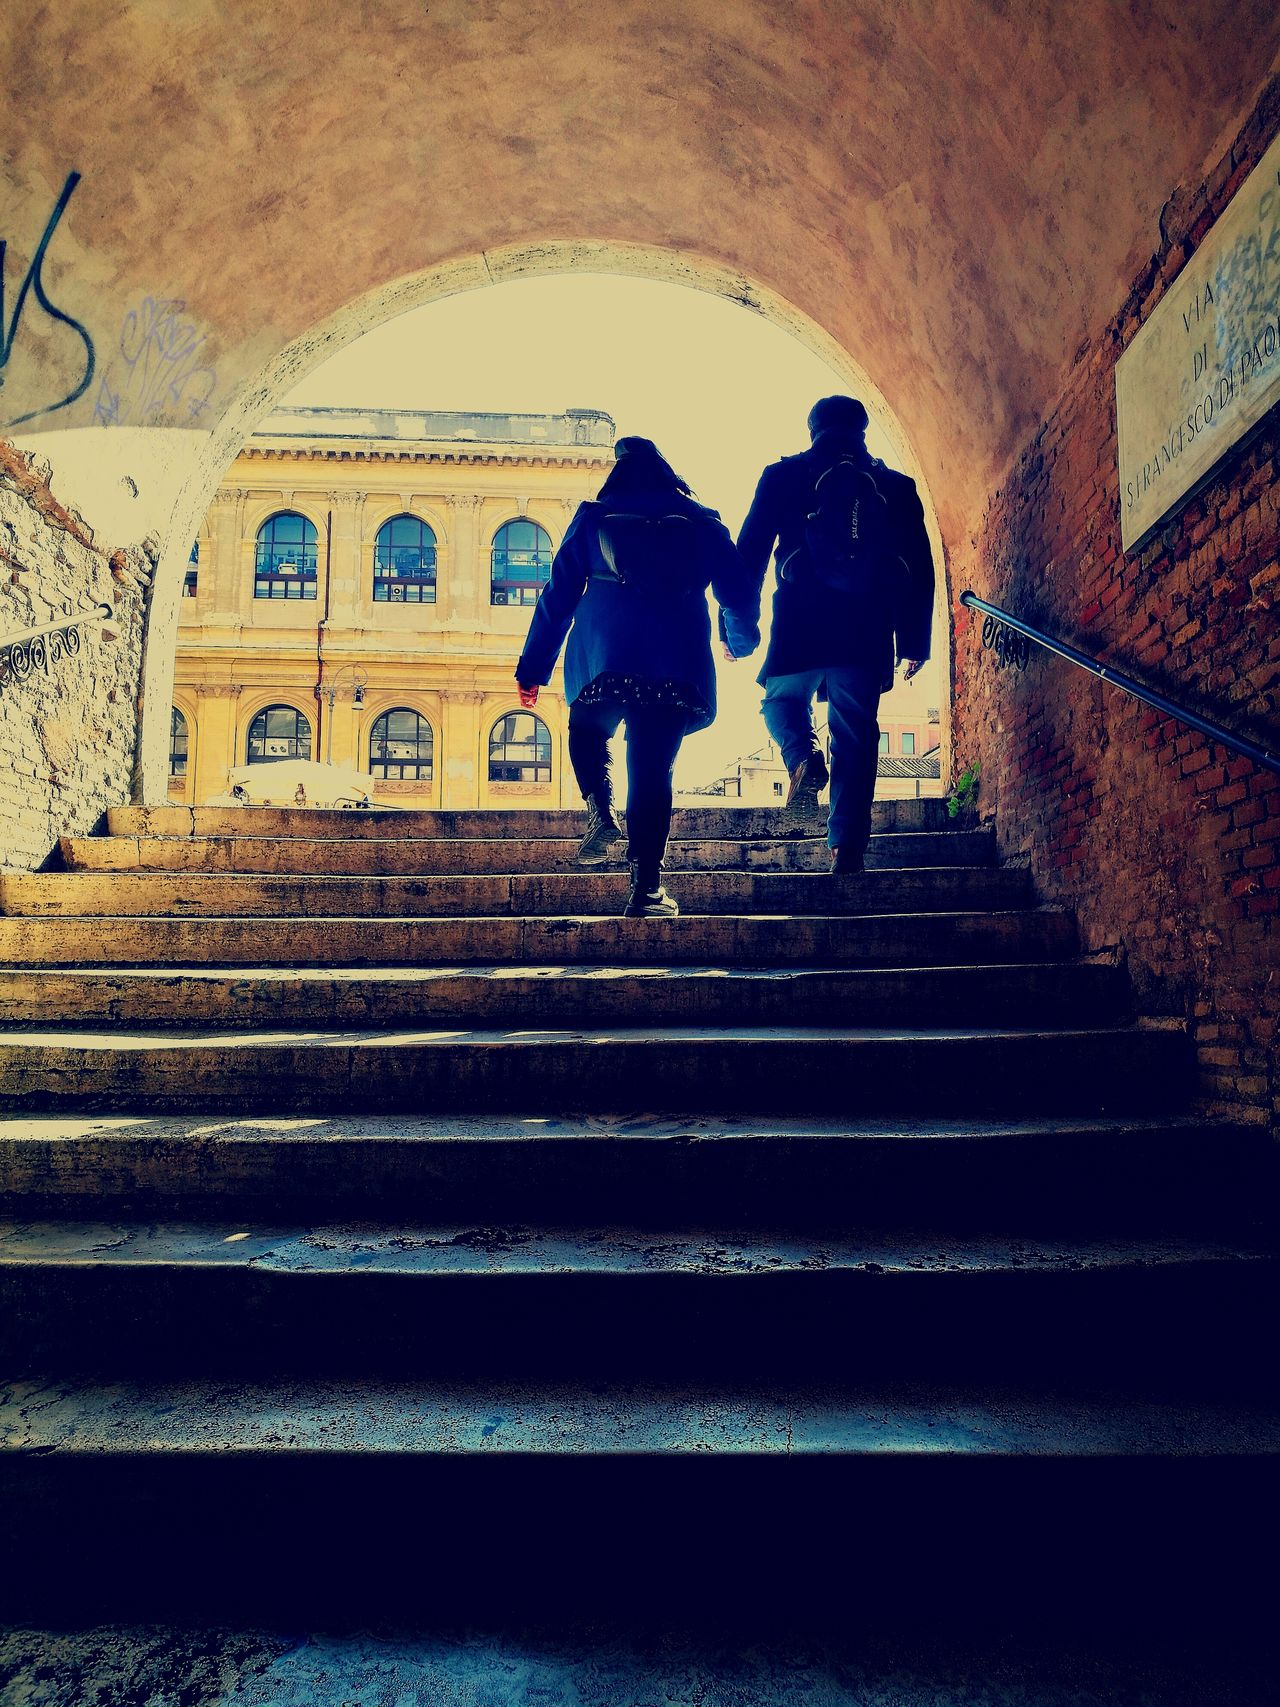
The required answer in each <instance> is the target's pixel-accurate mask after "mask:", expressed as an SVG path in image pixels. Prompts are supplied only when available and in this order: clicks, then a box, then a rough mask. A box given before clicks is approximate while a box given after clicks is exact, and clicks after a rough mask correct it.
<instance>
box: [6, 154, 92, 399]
mask: <svg viewBox="0 0 1280 1707" xmlns="http://www.w3.org/2000/svg"><path fill="white" fill-rule="evenodd" d="M79 182H80V174H79V172H71V173H69V174H68V175H67V181H66V183H65V184H64V185H63V186H62V194H61V195H60V196H59V197H58V202H57V206H56V207H55V208H54V210H53V212H52V213H51V214H50V215H49V222H48V224H47V225H46V226H45V228H44V235H43V236H42V237H41V239H40V242H39V245H38V246H37V248H36V252H35V254H34V255H33V256H32V257H31V265H30V266H29V267H28V268H27V271H26V276H25V277H24V279H23V281H22V284H21V286H20V288H19V290H18V295H17V299H16V301H15V302H14V305H13V317H12V319H11V320H9V321H8V323H7V324H6V321H5V313H4V264H5V255H6V252H7V249H8V244H7V242H6V241H5V239H4V238H2V237H0V385H3V384H4V381H5V373H4V370H5V368H6V367H7V366H8V363H9V357H10V356H11V355H12V354H13V345H14V340H15V339H16V338H17V336H18V328H19V326H20V325H21V324H22V311H23V309H24V308H25V307H26V306H27V297H28V296H29V295H33V296H34V297H35V299H36V301H37V303H39V305H40V307H41V308H43V309H44V311H45V313H46V314H48V315H50V316H51V317H52V318H53V319H54V320H61V321H62V322H63V324H64V325H66V326H70V328H71V330H72V331H73V332H74V333H75V334H76V336H77V337H78V338H80V339H81V340H82V341H83V343H84V378H83V379H82V380H81V381H80V383H79V385H77V386H76V387H75V389H74V390H73V391H69V392H68V393H67V395H66V396H65V397H62V398H60V399H59V400H58V402H56V403H45V404H42V405H41V407H40V408H39V409H29V410H28V411H27V413H26V414H25V415H15V416H14V418H13V419H12V420H11V421H6V422H5V423H4V424H5V426H6V427H18V426H21V425H22V423H23V422H24V421H34V420H35V418H36V416H37V415H49V414H52V412H53V411H54V410H55V409H65V408H67V407H68V405H69V404H72V403H74V402H75V400H76V398H77V397H83V396H84V394H85V392H86V391H87V390H88V389H89V386H90V384H91V382H92V380H93V370H94V353H93V339H92V338H91V337H90V336H89V334H88V332H87V331H86V329H85V328H84V327H83V326H82V325H81V324H80V322H79V321H78V320H75V319H73V318H72V316H71V315H70V314H64V313H63V312H62V310H61V309H60V308H55V307H54V305H53V303H52V302H50V301H49V297H48V294H47V292H46V291H45V288H44V257H45V252H46V251H47V249H48V247H49V244H50V242H51V241H52V239H53V234H54V232H55V231H56V230H57V229H58V221H59V220H60V219H61V218H62V216H63V214H64V213H65V212H66V211H67V203H68V202H69V201H70V200H71V197H72V195H73V194H74V193H75V187H76V185H77V184H78V183H79Z"/></svg>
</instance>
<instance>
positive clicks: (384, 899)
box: [0, 866, 1031, 918]
mask: <svg viewBox="0 0 1280 1707" xmlns="http://www.w3.org/2000/svg"><path fill="white" fill-rule="evenodd" d="M676 893H677V896H678V899H679V901H680V906H681V909H682V911H684V912H686V913H694V914H722V913H748V914H750V913H764V914H790V915H810V916H812V915H814V914H855V913H911V912H954V911H957V910H964V911H969V910H972V909H975V908H992V909H1001V910H1004V909H1007V908H1010V907H1019V906H1025V905H1029V904H1030V901H1031V887H1030V882H1029V874H1028V873H1027V872H1026V871H1021V870H1015V869H1012V868H1007V869H995V868H986V867H974V868H966V867H963V866H954V867H947V866H943V867H937V868H930V869H927V870H919V871H879V872H866V873H863V874H862V875H860V876H856V877H831V876H827V875H823V876H818V875H813V874H805V873H782V872H777V873H775V872H750V873H748V872H734V871H729V872H685V873H683V874H682V875H681V877H680V879H679V883H678V885H677V886H676ZM626 898H627V878H626V873H625V872H624V871H608V872H591V871H588V872H569V873H563V874H560V873H558V874H556V875H553V876H525V877H505V876H503V877H251V876H230V875H205V874H201V873H192V874H187V873H183V872H19V873H13V872H10V873H5V874H2V875H0V911H3V912H4V913H5V914H7V915H9V916H10V917H26V918H39V917H45V918H50V917H71V918H75V917H79V918H86V917H113V918H148V917H168V918H173V917H210V916H212V917H218V916H221V917H232V918H249V917H254V918H257V917H263V916H268V917H280V916H282V915H285V916H287V915H303V916H306V917H311V918H335V917H341V918H357V917H370V916H372V917H377V918H381V917H385V916H393V917H437V918H440V917H466V918H482V917H489V916H492V915H494V914H503V913H509V914H515V915H517V916H519V917H521V918H536V917H546V916H547V915H562V914H566V913H569V914H586V915H588V916H590V915H599V914H606V915H607V914H613V913H621V911H622V907H623V904H624V902H625V901H626Z"/></svg>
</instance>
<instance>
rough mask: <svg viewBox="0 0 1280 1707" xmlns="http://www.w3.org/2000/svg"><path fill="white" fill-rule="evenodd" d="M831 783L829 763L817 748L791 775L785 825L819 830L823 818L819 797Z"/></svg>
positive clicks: (784, 815)
mask: <svg viewBox="0 0 1280 1707" xmlns="http://www.w3.org/2000/svg"><path fill="white" fill-rule="evenodd" d="M829 781H830V777H829V776H828V775H827V761H826V759H825V758H824V757H823V755H822V754H821V753H820V752H818V751H817V749H816V748H815V750H814V751H813V752H812V753H810V754H809V756H808V758H807V759H802V760H801V762H800V763H799V764H798V765H797V766H796V768H795V769H794V770H793V771H792V773H791V786H790V788H789V789H788V790H787V798H786V803H785V805H784V806H783V809H782V814H783V821H784V823H786V824H787V825H789V826H791V827H794V828H799V829H809V828H812V829H817V827H818V824H819V821H820V819H821V817H822V809H821V807H820V806H819V805H818V796H819V795H820V794H821V793H822V791H823V789H824V788H825V787H826V786H827V783H828V782H829Z"/></svg>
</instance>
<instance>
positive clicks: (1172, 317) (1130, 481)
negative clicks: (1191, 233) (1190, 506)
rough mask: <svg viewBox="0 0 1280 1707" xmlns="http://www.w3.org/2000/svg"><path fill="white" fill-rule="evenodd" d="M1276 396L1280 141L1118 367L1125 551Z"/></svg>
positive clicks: (1279, 389)
mask: <svg viewBox="0 0 1280 1707" xmlns="http://www.w3.org/2000/svg"><path fill="white" fill-rule="evenodd" d="M1277 402H1280V136H1278V137H1276V139H1275V141H1274V142H1272V144H1271V146H1270V148H1269V149H1268V150H1267V152H1266V154H1264V155H1263V157H1262V159H1261V161H1260V162H1259V163H1258V165H1257V166H1256V167H1255V168H1254V170H1253V171H1252V172H1251V173H1250V174H1249V176H1248V177H1247V178H1246V179H1245V181H1244V183H1243V184H1242V185H1241V186H1240V188H1239V190H1238V191H1237V192H1236V194H1235V195H1234V196H1233V197H1232V199H1231V203H1230V205H1229V206H1228V207H1227V209H1226V211H1225V213H1223V215H1222V217H1221V218H1220V219H1219V220H1218V222H1217V224H1216V225H1215V226H1214V228H1213V230H1212V231H1210V233H1209V235H1208V236H1207V237H1206V238H1205V239H1204V241H1203V242H1202V243H1201V245H1200V247H1199V249H1197V250H1196V252H1195V254H1194V255H1193V256H1192V258H1191V260H1190V261H1188V263H1187V265H1186V266H1185V267H1184V268H1183V270H1182V272H1181V273H1180V274H1179V275H1178V277H1177V279H1176V280H1175V282H1174V284H1173V285H1172V286H1171V288H1170V289H1169V290H1167V291H1166V292H1165V294H1164V296H1163V297H1162V298H1161V299H1160V303H1159V306H1158V307H1157V308H1156V309H1155V311H1154V312H1153V314H1152V315H1151V318H1150V319H1149V320H1148V321H1147V323H1146V325H1145V326H1144V327H1143V328H1142V330H1141V331H1140V332H1139V333H1138V335H1137V336H1136V337H1135V338H1134V340H1133V342H1132V343H1131V344H1130V345H1129V347H1128V349H1127V350H1125V352H1124V354H1123V355H1122V356H1121V357H1120V360H1119V361H1118V362H1117V364H1116V425H1117V429H1118V434H1119V441H1120V446H1119V449H1120V525H1121V538H1122V539H1123V541H1124V548H1125V550H1126V551H1128V550H1131V549H1132V547H1133V546H1135V545H1137V544H1140V543H1141V541H1142V540H1143V539H1144V538H1145V537H1146V536H1147V534H1149V533H1150V532H1151V530H1152V528H1154V527H1155V526H1156V524H1157V523H1158V522H1161V521H1163V520H1164V518H1165V517H1166V516H1168V515H1170V514H1171V513H1172V512H1173V511H1174V510H1176V509H1177V508H1178V506H1179V505H1180V504H1182V503H1184V502H1185V501H1186V499H1187V498H1188V497H1189V496H1190V495H1191V493H1192V492H1193V491H1195V490H1196V488H1197V487H1198V486H1201V485H1202V484H1203V483H1204V481H1205V480H1206V479H1207V478H1208V476H1209V475H1210V474H1211V473H1212V471H1213V470H1214V469H1215V468H1216V467H1217V465H1218V463H1220V462H1221V461H1222V459H1223V457H1224V456H1226V454H1227V453H1228V451H1230V450H1231V448H1232V447H1233V446H1234V445H1236V444H1238V443H1239V442H1240V440H1241V439H1242V438H1243V437H1244V435H1245V434H1246V433H1248V432H1249V431H1250V430H1251V429H1252V428H1253V427H1255V426H1256V425H1257V424H1258V422H1259V421H1260V420H1261V419H1262V417H1263V416H1264V415H1265V414H1266V413H1267V411H1268V410H1269V409H1270V408H1271V407H1272V406H1273V405H1274V404H1275V403H1277Z"/></svg>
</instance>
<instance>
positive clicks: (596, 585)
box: [516, 492, 760, 729]
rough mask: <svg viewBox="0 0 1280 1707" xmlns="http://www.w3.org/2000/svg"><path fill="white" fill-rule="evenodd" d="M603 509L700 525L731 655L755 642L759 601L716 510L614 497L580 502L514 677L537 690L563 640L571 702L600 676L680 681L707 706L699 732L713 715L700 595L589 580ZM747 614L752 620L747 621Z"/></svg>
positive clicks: (596, 562)
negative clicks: (689, 520) (677, 517)
mask: <svg viewBox="0 0 1280 1707" xmlns="http://www.w3.org/2000/svg"><path fill="white" fill-rule="evenodd" d="M611 510H614V511H618V512H624V513H627V514H632V515H638V514H646V515H668V514H680V515H686V516H691V517H697V518H700V519H701V520H702V522H703V523H704V531H705V535H706V542H707V551H706V579H707V583H708V584H709V585H710V587H711V591H712V592H713V594H714V595H715V598H716V600H717V602H718V603H719V605H720V606H721V610H722V614H723V619H724V623H725V629H726V633H727V635H728V639H729V644H730V646H731V648H732V650H733V651H734V653H735V654H736V655H737V656H738V657H746V656H747V655H748V654H749V653H751V652H754V651H755V649H756V647H757V646H758V645H759V644H760V629H759V626H758V623H757V616H758V612H759V598H758V594H757V595H756V597H755V599H754V606H753V588H752V582H751V578H750V576H749V575H747V573H746V571H745V570H744V569H743V566H742V563H741V560H740V559H739V557H738V553H737V550H736V549H735V547H734V543H733V539H732V537H731V536H730V534H729V530H728V529H727V528H726V527H725V525H724V523H723V522H722V521H721V520H720V518H719V516H718V515H717V514H716V512H715V511H714V510H708V509H705V508H704V507H703V506H702V505H701V504H696V503H694V501H693V500H692V499H691V498H686V497H684V496H683V495H680V494H675V493H671V492H667V493H664V494H662V495H661V496H653V497H650V496H645V497H639V496H627V497H625V498H621V497H620V498H619V499H617V500H616V501H615V502H612V503H604V504H602V503H600V502H598V501H597V502H595V503H586V504H581V505H579V507H578V511H577V513H576V515H575V516H574V518H573V520H572V521H571V522H570V523H569V527H568V531H567V532H566V533H565V536H564V539H563V540H562V541H561V543H560V549H559V551H557V552H556V555H555V561H554V562H553V564H552V565H551V579H550V580H549V581H548V582H547V584H546V586H545V587H544V588H543V589H542V594H541V596H540V598H539V599H538V603H537V607H536V609H535V610H534V613H533V620H532V621H531V623H530V624H529V636H528V639H527V640H526V641H525V644H524V651H523V652H522V653H521V655H520V662H519V663H518V664H517V665H516V680H517V681H518V682H520V683H522V684H523V685H524V686H526V687H532V686H533V685H535V684H536V685H538V686H539V687H544V686H545V685H546V684H547V683H548V682H549V681H550V680H551V674H552V671H553V670H554V669H555V666H556V659H557V658H558V657H559V656H560V648H561V647H562V646H563V645H564V643H565V636H566V635H568V639H569V645H568V650H567V651H566V653H565V660H564V685H565V697H566V698H567V699H568V700H569V702H570V704H572V702H573V701H574V700H575V699H577V697H578V695H579V694H580V693H581V692H582V690H583V688H585V687H586V685H587V684H588V682H592V681H594V680H595V678H596V677H597V676H601V675H605V674H608V675H622V676H642V677H645V678H647V679H648V680H650V681H657V682H679V683H681V684H682V685H684V686H686V687H687V688H689V689H691V690H692V692H693V694H694V695H695V696H696V697H697V699H698V700H699V701H701V703H702V704H703V705H704V706H705V707H706V709H707V715H706V716H705V717H703V718H701V719H699V720H698V721H696V722H694V723H692V724H691V725H690V728H691V729H704V728H706V726H707V724H708V723H710V722H711V720H712V718H713V717H714V716H715V710H716V672H715V662H714V659H713V658H712V654H711V618H710V614H709V612H708V609H707V600H706V594H705V591H703V592H699V593H687V594H682V595H676V596H674V597H663V596H655V595H654V594H653V593H652V592H647V591H645V590H644V588H643V587H641V586H636V585H632V584H631V583H627V584H626V585H623V584H621V583H619V582H617V581H613V580H605V579H597V578H596V575H599V574H600V573H601V572H602V571H603V570H604V567H605V565H604V558H603V556H602V555H601V551H600V520H601V517H602V516H605V515H607V514H608V513H609V512H610V511H611ZM593 570H594V571H595V575H593ZM753 608H754V610H755V612H756V615H752V614H751V612H752V610H753ZM571 629H572V632H571Z"/></svg>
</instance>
